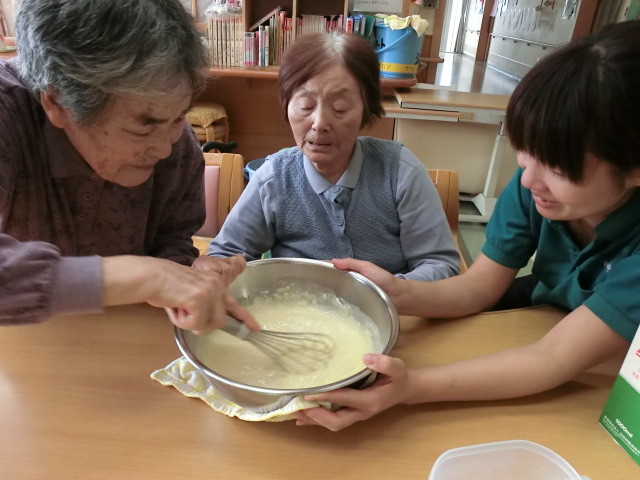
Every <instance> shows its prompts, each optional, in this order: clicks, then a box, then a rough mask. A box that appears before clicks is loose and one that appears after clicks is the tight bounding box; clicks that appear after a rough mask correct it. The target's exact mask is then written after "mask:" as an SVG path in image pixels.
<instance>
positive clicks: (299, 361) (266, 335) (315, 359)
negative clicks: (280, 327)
mask: <svg viewBox="0 0 640 480" xmlns="http://www.w3.org/2000/svg"><path fill="white" fill-rule="evenodd" d="M220 330H223V331H225V332H227V333H229V334H231V335H233V336H235V337H237V338H239V339H240V340H245V341H247V342H249V343H251V344H252V345H255V346H256V347H257V348H258V349H259V350H260V351H261V352H263V353H264V354H265V355H267V356H268V357H269V358H270V359H271V360H273V361H274V362H276V363H277V364H278V365H279V366H280V367H281V368H282V369H283V370H285V371H287V372H289V373H294V374H303V373H311V372H313V371H315V370H318V369H319V368H322V367H323V366H325V365H326V364H327V362H328V361H329V359H330V358H331V355H332V353H333V347H334V344H333V340H332V339H331V337H329V336H327V335H324V334H321V333H295V332H274V331H271V330H259V331H257V332H254V331H253V330H249V328H248V327H247V326H246V325H245V324H244V323H242V322H239V321H238V320H236V319H235V318H233V317H229V316H227V323H226V324H225V325H224V326H223V327H222V328H221V329H220Z"/></svg>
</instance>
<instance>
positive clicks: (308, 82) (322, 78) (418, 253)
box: [209, 33, 459, 281]
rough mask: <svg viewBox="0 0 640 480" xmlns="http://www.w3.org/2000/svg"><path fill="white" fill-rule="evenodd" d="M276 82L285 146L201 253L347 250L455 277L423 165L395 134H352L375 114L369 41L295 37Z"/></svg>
mask: <svg viewBox="0 0 640 480" xmlns="http://www.w3.org/2000/svg"><path fill="white" fill-rule="evenodd" d="M279 81H280V96H281V101H282V105H283V110H284V112H283V113H284V117H285V118H286V119H287V120H288V121H289V123H290V125H291V129H292V132H293V136H294V138H295V140H296V145H297V146H296V147H293V148H289V149H285V150H282V151H280V152H278V153H276V154H274V155H271V156H269V157H267V159H266V161H265V162H264V164H263V165H262V166H261V167H260V168H259V169H258V170H256V171H255V173H254V174H253V175H252V178H251V181H250V182H249V184H248V186H247V188H246V189H245V191H244V192H243V194H242V196H241V197H240V199H239V200H238V202H237V204H236V205H235V207H234V208H233V210H232V211H231V213H230V214H229V216H228V217H227V220H226V222H225V224H224V226H223V227H222V229H221V231H220V232H219V234H218V236H217V237H216V238H215V239H214V240H213V241H212V243H211V245H210V247H209V255H211V256H231V255H234V254H237V253H241V254H243V255H244V256H245V258H246V259H247V260H254V259H257V258H260V257H261V255H262V254H263V253H264V252H266V251H270V252H271V256H273V257H298V258H314V259H319V260H329V259H332V258H343V257H353V258H357V259H362V260H368V261H370V262H373V263H375V264H376V265H378V266H380V267H382V268H384V269H385V270H387V271H389V272H391V273H393V274H395V275H396V276H398V277H402V278H408V279H412V280H425V281H431V280H438V279H442V278H447V277H450V276H453V275H456V274H457V273H458V271H459V254H458V251H457V250H456V248H455V245H454V242H453V238H452V235H451V231H450V229H449V226H448V224H447V221H446V217H445V215H444V212H443V209H442V204H441V202H440V199H439V197H438V193H437V191H436V189H435V187H434V185H433V183H432V182H431V180H430V178H429V175H428V173H427V171H426V169H425V167H424V166H423V165H422V164H421V163H420V161H419V160H418V159H417V158H416V157H415V155H413V154H412V153H411V152H410V151H409V150H408V149H407V148H406V147H404V146H403V145H402V144H401V143H399V142H395V141H390V140H378V139H374V138H369V137H358V134H359V132H360V130H361V129H362V128H363V127H364V126H367V125H370V124H371V123H373V122H374V121H375V120H376V118H379V117H381V116H383V115H384V111H383V109H382V105H381V97H380V80H379V64H378V58H377V56H376V54H375V52H374V50H373V48H372V47H371V46H370V45H369V44H368V43H367V42H366V41H364V40H363V39H361V38H359V37H357V36H354V35H346V34H344V33H332V34H321V33H318V34H310V35H305V36H303V37H301V38H300V39H298V41H297V42H296V43H295V44H294V45H292V46H291V47H290V48H289V50H288V51H287V54H286V55H285V58H284V60H283V62H282V65H281V67H280V78H279Z"/></svg>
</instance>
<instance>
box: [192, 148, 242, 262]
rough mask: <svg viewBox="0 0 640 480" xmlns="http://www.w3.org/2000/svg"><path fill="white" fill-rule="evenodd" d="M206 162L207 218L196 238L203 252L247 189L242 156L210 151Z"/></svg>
mask: <svg viewBox="0 0 640 480" xmlns="http://www.w3.org/2000/svg"><path fill="white" fill-rule="evenodd" d="M204 162H205V175H204V182H205V185H204V188H205V199H206V204H207V218H206V220H205V223H204V225H203V226H202V228H201V229H200V230H198V231H197V232H196V234H195V235H196V236H195V237H194V243H195V245H196V247H197V248H198V249H199V250H200V253H206V251H207V248H208V244H209V241H210V240H211V238H212V237H215V236H216V235H217V233H218V231H219V230H220V228H221V227H222V224H223V223H224V221H225V220H226V219H227V215H229V212H230V211H231V209H232V208H233V206H234V205H235V204H236V202H237V201H238V198H240V195H241V194H242V190H243V189H244V174H243V171H242V169H243V168H244V159H243V157H242V155H239V154H237V153H209V152H207V153H205V154H204ZM199 237H205V238H199Z"/></svg>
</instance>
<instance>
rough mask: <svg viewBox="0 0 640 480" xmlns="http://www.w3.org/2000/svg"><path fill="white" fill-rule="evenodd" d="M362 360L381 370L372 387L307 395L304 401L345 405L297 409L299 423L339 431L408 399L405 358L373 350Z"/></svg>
mask: <svg viewBox="0 0 640 480" xmlns="http://www.w3.org/2000/svg"><path fill="white" fill-rule="evenodd" d="M363 360H364V363H365V365H366V366H367V367H368V368H370V369H371V370H374V371H376V372H378V378H377V380H376V381H375V382H374V383H373V384H372V385H371V386H370V387H368V388H365V389H363V390H355V389H352V388H341V389H339V390H334V391H331V392H324V393H318V394H313V395H305V397H304V398H305V400H309V401H315V402H330V403H331V404H333V405H334V406H341V407H342V408H341V409H339V410H336V411H333V412H331V411H329V410H326V409H324V408H322V407H316V408H309V409H307V410H301V411H298V412H295V413H294V416H295V417H296V425H299V426H306V425H319V426H322V427H325V428H328V429H329V430H332V431H334V432H337V431H338V430H342V429H343V428H346V427H348V426H349V425H352V424H354V423H355V422H359V421H361V420H366V419H368V418H371V417H373V416H374V415H376V414H378V413H380V412H382V411H383V410H386V409H387V408H390V407H392V406H394V405H397V404H399V403H402V402H404V401H405V400H406V398H407V396H408V394H409V386H410V372H409V371H408V370H407V368H406V366H405V364H404V362H403V361H402V360H400V359H398V358H394V357H389V356H386V355H378V354H373V353H368V354H366V355H365V356H364V358H363Z"/></svg>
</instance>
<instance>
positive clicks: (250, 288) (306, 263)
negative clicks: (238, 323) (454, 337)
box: [175, 258, 399, 413]
mask: <svg viewBox="0 0 640 480" xmlns="http://www.w3.org/2000/svg"><path fill="white" fill-rule="evenodd" d="M284 278H286V279H291V278H295V279H300V280H302V281H304V282H313V283H314V284H317V285H319V286H321V287H326V288H330V289H331V290H333V292H335V294H336V295H337V296H338V297H340V298H342V299H343V300H345V301H347V302H349V303H351V304H353V305H355V306H357V307H359V308H360V310H362V311H363V312H364V313H365V314H366V315H368V316H369V317H370V318H371V319H372V320H373V321H374V322H375V324H376V325H377V327H378V329H379V331H380V339H381V350H380V351H379V352H377V353H384V354H387V353H389V352H390V351H391V349H392V348H393V347H394V345H395V343H396V340H397V339H398V330H399V322H398V314H397V312H396V309H395V308H394V306H393V304H392V303H391V301H390V300H389V297H388V296H387V295H386V293H384V291H383V290H382V289H381V288H380V287H378V286H377V285H376V284H374V283H373V282H372V281H371V280H369V279H367V278H366V277H364V276H362V275H360V274H358V273H355V272H344V271H341V270H338V269H337V268H335V267H334V266H333V265H331V264H330V263H327V262H322V261H318V260H307V259H299V258H269V259H264V260H256V261H253V262H249V263H248V264H247V268H246V270H245V271H244V272H243V273H242V274H241V275H239V276H238V278H236V280H235V281H234V282H233V283H232V284H231V286H230V287H229V292H230V293H231V295H233V296H234V297H235V298H236V299H238V300H240V301H242V300H243V299H245V300H246V299H248V298H249V297H250V295H251V294H253V293H255V292H264V291H269V290H273V289H274V287H275V284H276V282H278V280H281V279H284ZM175 338H176V342H177V343H178V348H180V351H181V352H182V353H183V355H184V356H185V357H186V358H187V359H188V360H189V361H190V362H191V363H192V364H193V365H194V366H195V367H196V368H197V369H198V370H200V372H202V373H203V374H204V375H205V376H206V377H207V378H208V379H209V381H210V382H211V383H212V384H213V385H214V386H215V387H216V389H218V390H219V391H220V392H221V393H222V394H223V395H225V396H226V397H227V398H228V399H229V400H231V401H232V402H234V403H236V404H237V405H240V406H242V407H245V408H247V409H249V410H253V411H256V412H260V413H266V412H270V411H273V410H276V409H278V408H280V407H282V406H284V405H286V404H287V403H288V402H289V401H290V400H291V399H293V398H294V397H296V396H298V395H304V394H309V393H318V392H326V391H329V390H335V389H337V388H342V387H346V386H348V387H354V388H358V387H362V386H364V385H367V384H369V383H370V382H372V381H373V379H374V377H375V372H372V371H371V370H369V369H368V368H364V366H363V369H362V370H361V371H360V372H358V373H356V374H355V375H352V376H350V377H347V378H344V379H342V380H340V381H338V382H333V383H330V384H327V385H321V386H317V387H312V388H299V389H272V388H263V387H257V386H253V385H247V384H244V383H241V382H237V381H235V380H231V379H229V378H226V377H224V376H222V375H220V374H218V373H216V372H215V371H214V370H212V369H211V368H209V367H207V366H206V365H205V364H204V363H202V361H200V358H201V356H202V352H200V351H198V349H199V348H202V347H201V346H200V345H203V343H204V342H199V341H196V339H197V336H196V335H195V334H193V333H192V332H190V331H188V330H182V329H180V328H177V327H176V328H175Z"/></svg>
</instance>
